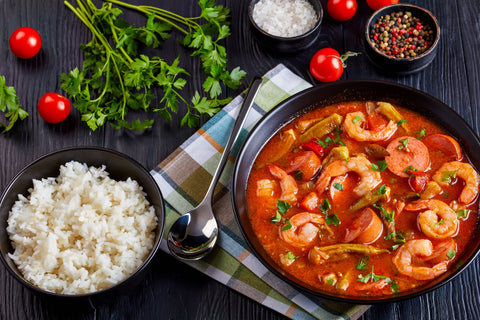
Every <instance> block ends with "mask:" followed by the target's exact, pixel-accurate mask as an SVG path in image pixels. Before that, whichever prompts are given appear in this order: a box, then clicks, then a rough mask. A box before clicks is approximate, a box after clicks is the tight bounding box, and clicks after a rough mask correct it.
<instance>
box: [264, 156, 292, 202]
mask: <svg viewBox="0 0 480 320" xmlns="http://www.w3.org/2000/svg"><path fill="white" fill-rule="evenodd" d="M267 168H268V171H270V173H271V174H272V176H274V177H275V178H276V179H279V180H280V188H281V189H282V194H281V195H280V198H279V200H283V201H286V202H288V203H290V204H294V203H296V202H297V192H298V186H297V182H296V181H295V179H294V178H293V177H292V176H291V175H289V174H288V173H286V172H285V170H283V169H282V168H280V167H279V166H277V165H275V164H271V163H269V164H267Z"/></svg>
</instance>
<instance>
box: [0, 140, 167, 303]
mask: <svg viewBox="0 0 480 320" xmlns="http://www.w3.org/2000/svg"><path fill="white" fill-rule="evenodd" d="M81 150H90V151H99V152H105V153H107V154H112V155H114V156H117V157H120V158H123V159H125V160H127V161H128V162H130V163H131V164H132V165H133V166H134V167H136V168H137V169H139V170H140V172H142V173H143V174H145V176H146V177H147V179H148V180H151V181H150V182H151V183H152V185H153V187H154V189H155V192H157V193H158V195H159V200H160V203H159V205H158V208H159V209H160V211H161V212H160V215H161V217H162V219H161V221H157V228H156V230H155V232H156V233H157V232H158V237H157V238H156V239H155V242H154V244H153V247H152V249H151V250H150V253H149V254H148V256H147V257H146V258H145V260H144V261H143V262H142V263H141V264H140V265H139V266H138V267H137V269H135V271H134V272H132V273H131V274H130V275H128V276H127V277H126V278H125V279H123V280H122V281H120V282H118V283H116V284H114V285H112V286H110V287H108V288H105V289H102V290H97V291H94V292H88V293H82V294H62V293H56V292H52V291H48V290H45V289H42V288H39V287H37V286H35V285H34V284H32V283H31V282H29V281H28V280H26V279H25V278H24V277H23V276H22V277H21V276H19V275H18V274H17V273H16V272H15V271H13V270H12V268H11V267H10V265H9V264H8V263H7V261H6V260H5V257H4V255H3V254H0V260H1V261H2V264H3V265H4V266H5V268H6V269H7V270H8V272H9V273H10V274H11V275H13V277H14V278H15V279H16V280H17V281H18V282H20V283H21V284H22V285H24V286H25V287H27V288H28V289H30V290H32V291H33V292H36V293H40V294H43V295H46V296H50V297H54V298H64V299H68V300H70V299H89V298H93V297H96V296H99V295H103V294H108V293H110V292H114V291H115V290H117V289H118V288H119V287H120V286H122V285H123V284H124V283H126V282H128V281H129V280H131V279H132V278H134V277H136V276H137V275H139V274H140V273H142V272H143V271H144V270H146V269H147V268H148V267H149V266H150V264H151V261H152V260H153V259H154V258H155V256H156V255H157V253H158V251H159V249H160V245H161V242H162V238H163V234H164V232H165V220H166V218H165V215H166V213H165V200H164V198H163V195H162V192H161V190H160V187H159V186H158V184H157V183H156V181H155V179H154V178H153V176H152V175H151V174H150V172H149V171H148V170H147V169H146V168H145V167H144V166H143V165H142V164H140V163H139V162H138V161H137V160H135V159H133V158H132V157H130V156H128V155H126V154H124V153H122V152H120V151H117V150H114V149H111V148H107V147H99V146H73V147H66V148H61V149H58V150H54V151H50V152H48V153H46V154H44V155H42V156H40V157H39V158H37V159H34V160H33V161H31V162H30V163H28V164H27V165H26V166H25V167H23V168H22V169H21V170H20V171H19V172H18V173H17V174H16V175H15V176H14V177H13V178H12V179H11V180H10V181H9V182H8V184H7V185H6V186H5V189H4V190H3V192H2V193H1V195H0V206H1V205H2V204H3V202H4V200H5V197H6V196H7V194H8V193H9V191H10V189H11V188H12V187H13V185H14V184H15V183H16V182H17V180H18V179H19V178H20V177H21V176H22V175H23V174H24V173H25V172H26V171H27V170H28V169H30V168H31V167H32V166H34V165H36V164H38V163H39V162H42V161H45V160H46V159H48V158H50V157H52V156H55V155H57V154H61V153H68V152H72V151H81ZM87 165H88V164H87ZM89 166H90V165H89ZM107 172H109V171H108V168H107ZM109 173H110V172H109ZM140 186H142V187H143V185H141V184H140ZM150 204H151V203H150ZM151 205H152V204H151ZM155 207H157V206H155ZM156 216H157V214H156ZM159 220H160V219H159ZM19 272H20V273H21V271H20V270H19Z"/></svg>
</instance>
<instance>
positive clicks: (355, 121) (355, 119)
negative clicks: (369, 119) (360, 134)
mask: <svg viewBox="0 0 480 320" xmlns="http://www.w3.org/2000/svg"><path fill="white" fill-rule="evenodd" d="M362 120H363V118H362V117H359V116H355V118H353V120H352V122H353V123H354V124H356V123H357V122H358V121H362Z"/></svg>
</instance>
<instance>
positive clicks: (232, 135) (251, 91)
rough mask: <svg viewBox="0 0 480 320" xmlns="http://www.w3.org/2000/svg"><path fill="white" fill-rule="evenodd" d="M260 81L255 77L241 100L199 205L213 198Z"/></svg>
mask: <svg viewBox="0 0 480 320" xmlns="http://www.w3.org/2000/svg"><path fill="white" fill-rule="evenodd" d="M262 81H263V80H262V78H259V77H255V78H254V79H253V80H252V82H251V83H250V86H249V88H248V91H247V94H246V96H245V99H244V100H243V103H242V106H241V107H240V111H239V112H238V116H237V119H236V120H235V123H234V125H233V129H232V132H231V133H230V136H229V137H228V140H227V143H226V145H225V148H224V149H223V153H222V157H221V158H220V162H219V163H218V166H217V169H216V170H215V173H214V175H213V178H212V181H211V182H210V186H209V187H208V191H207V193H206V194H205V197H204V198H203V200H202V202H201V204H203V203H204V202H210V200H211V198H212V196H213V191H214V190H215V186H216V185H217V182H218V179H219V178H220V175H221V174H222V170H223V167H224V166H225V164H226V163H227V160H228V156H229V155H230V150H231V149H232V146H233V144H234V143H235V140H237V138H238V135H239V134H240V132H241V130H242V128H243V124H244V123H245V120H246V119H247V114H248V111H249V110H250V108H251V106H252V105H253V101H254V100H255V97H256V96H257V93H258V89H260V85H261V84H262ZM201 204H200V205H201Z"/></svg>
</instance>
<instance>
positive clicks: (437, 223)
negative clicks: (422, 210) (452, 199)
mask: <svg viewBox="0 0 480 320" xmlns="http://www.w3.org/2000/svg"><path fill="white" fill-rule="evenodd" d="M440 224H445V220H443V218H442V219H440V221H438V222H436V223H434V224H432V225H431V227H435V226H438V225H440Z"/></svg>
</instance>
